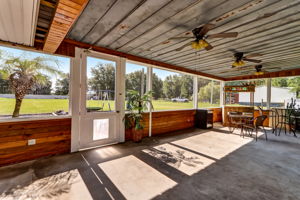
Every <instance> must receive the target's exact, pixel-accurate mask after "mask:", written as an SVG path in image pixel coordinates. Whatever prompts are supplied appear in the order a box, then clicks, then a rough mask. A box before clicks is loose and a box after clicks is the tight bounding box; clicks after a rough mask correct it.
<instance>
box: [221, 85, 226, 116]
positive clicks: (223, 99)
mask: <svg viewBox="0 0 300 200" xmlns="http://www.w3.org/2000/svg"><path fill="white" fill-rule="evenodd" d="M224 86H225V82H224V81H220V106H221V108H222V121H223V122H224V119H225V113H224V106H225V103H226V102H225V92H224Z"/></svg>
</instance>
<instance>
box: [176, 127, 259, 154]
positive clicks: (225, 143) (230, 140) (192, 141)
mask: <svg viewBox="0 0 300 200" xmlns="http://www.w3.org/2000/svg"><path fill="white" fill-rule="evenodd" d="M251 141H253V138H249V137H245V138H243V137H240V136H239V135H234V134H227V133H220V132H216V131H209V132H205V133H202V134H198V135H195V136H192V137H188V138H185V139H182V140H177V141H174V142H172V143H173V144H175V145H179V146H182V147H185V148H187V149H190V150H193V151H195V152H198V153H200V154H204V155H206V156H209V157H212V158H215V159H221V158H223V157H225V156H226V155H228V154H229V153H231V152H233V151H235V150H237V149H239V148H240V147H242V146H244V145H245V144H248V143H249V142H251ZM172 143H171V144H172Z"/></svg>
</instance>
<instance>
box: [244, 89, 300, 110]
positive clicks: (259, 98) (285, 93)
mask: <svg viewBox="0 0 300 200" xmlns="http://www.w3.org/2000/svg"><path fill="white" fill-rule="evenodd" d="M291 98H294V99H295V98H296V93H295V92H291V88H283V87H273V86H272V88H271V107H279V106H284V105H285V103H286V102H288V101H290V99H291ZM249 102H250V93H243V92H240V93H239V104H242V105H249ZM262 102H263V105H264V106H266V102H267V86H258V87H256V88H255V93H254V104H255V105H261V104H262Z"/></svg>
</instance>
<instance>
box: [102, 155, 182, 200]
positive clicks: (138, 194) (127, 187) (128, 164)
mask: <svg viewBox="0 0 300 200" xmlns="http://www.w3.org/2000/svg"><path fill="white" fill-rule="evenodd" d="M99 167H100V168H101V169H102V170H103V171H104V173H105V174H106V175H107V176H108V178H109V179H110V180H111V181H112V182H113V184H114V185H115V186H116V187H117V188H118V189H119V191H120V192H121V193H122V194H123V195H124V197H125V198H126V199H151V198H153V197H155V196H157V195H160V194H162V193H163V192H165V191H167V190H168V189H170V188H172V187H174V186H175V185H176V184H177V183H176V182H174V181H173V180H171V179H170V178H168V177H167V176H165V175H163V174H161V173H160V172H158V171H157V170H155V169H154V168H152V167H151V166H149V165H148V164H146V163H144V162H143V161H141V160H139V159H138V158H136V157H135V156H132V155H130V156H126V157H122V158H119V159H115V160H112V161H108V162H104V163H100V164H99Z"/></svg>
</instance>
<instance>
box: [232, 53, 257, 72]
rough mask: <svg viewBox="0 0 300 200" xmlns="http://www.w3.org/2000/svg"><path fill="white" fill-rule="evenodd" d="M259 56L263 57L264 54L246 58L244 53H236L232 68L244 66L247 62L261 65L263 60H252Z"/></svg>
mask: <svg viewBox="0 0 300 200" xmlns="http://www.w3.org/2000/svg"><path fill="white" fill-rule="evenodd" d="M257 56H262V54H260V53H252V54H249V55H247V56H244V53H243V52H235V53H234V58H235V61H234V62H233V63H232V68H235V67H241V66H244V65H245V64H246V63H245V61H248V62H253V63H260V62H261V60H255V59H251V58H253V57H257Z"/></svg>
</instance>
